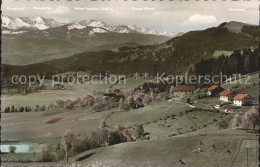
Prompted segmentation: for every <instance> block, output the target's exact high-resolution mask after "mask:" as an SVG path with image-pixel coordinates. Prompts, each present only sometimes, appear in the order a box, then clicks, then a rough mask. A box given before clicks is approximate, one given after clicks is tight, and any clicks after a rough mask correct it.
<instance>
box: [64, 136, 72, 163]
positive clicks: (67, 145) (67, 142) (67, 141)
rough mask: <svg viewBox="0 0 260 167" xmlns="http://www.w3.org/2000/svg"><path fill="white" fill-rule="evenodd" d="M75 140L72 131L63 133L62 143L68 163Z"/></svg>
mask: <svg viewBox="0 0 260 167" xmlns="http://www.w3.org/2000/svg"><path fill="white" fill-rule="evenodd" d="M73 141H74V135H73V134H72V133H71V132H69V131H67V132H66V133H63V134H62V137H61V143H62V145H63V147H64V150H65V155H66V161H67V163H68V157H69V153H70V151H71V150H72V144H73Z"/></svg>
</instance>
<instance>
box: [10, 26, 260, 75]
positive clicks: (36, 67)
mask: <svg viewBox="0 0 260 167" xmlns="http://www.w3.org/2000/svg"><path fill="white" fill-rule="evenodd" d="M241 25H243V26H242V29H241V30H240V31H237V29H236V28H234V27H233V26H235V27H241ZM234 29H235V30H236V32H234V31H233V30H234ZM259 32H260V31H259V27H258V26H254V25H248V24H243V23H239V22H236V23H234V22H228V23H227V22H225V23H222V24H220V25H219V26H217V27H212V28H208V29H205V30H201V31H191V32H187V33H185V34H183V35H182V36H179V37H175V38H172V39H170V40H167V41H166V42H163V43H160V44H153V45H142V46H140V45H137V46H135V44H134V43H131V47H128V46H127V45H126V46H122V47H120V48H119V51H117V52H115V51H112V50H99V51H98V52H96V51H95V52H84V53H79V54H75V55H73V56H70V57H66V58H61V59H56V60H50V61H46V62H43V63H38V64H30V65H26V66H9V65H7V66H6V68H7V70H6V71H9V73H10V74H28V75H30V74H38V73H39V74H46V75H52V74H56V73H61V72H66V71H75V72H76V71H89V72H91V73H93V74H97V73H99V72H100V71H106V72H108V73H113V74H126V75H132V74H133V73H135V72H139V73H144V72H148V73H149V74H152V75H157V73H161V74H162V73H166V74H184V73H185V72H193V71H194V69H195V66H196V64H197V63H199V62H200V61H202V60H207V59H214V58H216V57H214V53H215V52H216V51H222V52H223V53H224V52H225V51H232V52H233V51H234V50H240V51H243V50H244V49H247V50H248V49H250V50H252V51H253V52H256V51H257V52H258V50H257V49H258V45H259V36H258V35H259ZM128 35H129V34H128ZM130 35H131V34H130ZM121 38H122V36H120V37H119V39H121ZM92 41H93V40H92ZM128 45H130V44H128ZM247 61H248V60H246V62H245V63H247ZM250 61H251V60H250ZM230 62H232V63H233V64H237V63H238V60H234V61H230ZM251 62H252V61H251ZM229 65H230V68H231V67H232V66H231V65H232V64H229ZM216 66H219V67H221V66H223V64H218V65H216ZM228 67H229V66H228ZM32 69H33V70H32ZM227 69H228V68H227Z"/></svg>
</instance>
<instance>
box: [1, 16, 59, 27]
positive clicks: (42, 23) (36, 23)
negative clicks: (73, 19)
mask: <svg viewBox="0 0 260 167" xmlns="http://www.w3.org/2000/svg"><path fill="white" fill-rule="evenodd" d="M1 18H2V26H3V27H6V28H9V29H19V28H29V29H39V30H45V29H48V28H51V27H57V26H60V25H61V24H60V23H58V22H56V21H55V20H53V19H45V18H43V17H36V18H35V19H31V18H29V17H17V18H11V17H8V16H1Z"/></svg>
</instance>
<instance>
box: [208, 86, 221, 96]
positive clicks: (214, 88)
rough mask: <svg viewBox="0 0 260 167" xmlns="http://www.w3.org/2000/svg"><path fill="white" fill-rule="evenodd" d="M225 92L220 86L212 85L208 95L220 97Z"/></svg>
mask: <svg viewBox="0 0 260 167" xmlns="http://www.w3.org/2000/svg"><path fill="white" fill-rule="evenodd" d="M223 90H224V88H222V87H221V86H219V85H212V86H210V87H209V88H208V95H209V96H216V95H218V94H219V93H220V92H222V91H223Z"/></svg>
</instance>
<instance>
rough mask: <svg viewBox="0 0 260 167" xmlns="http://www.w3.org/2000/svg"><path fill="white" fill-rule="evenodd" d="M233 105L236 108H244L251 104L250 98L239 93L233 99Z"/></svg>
mask: <svg viewBox="0 0 260 167" xmlns="http://www.w3.org/2000/svg"><path fill="white" fill-rule="evenodd" d="M233 100H234V102H233V104H234V105H236V106H244V105H251V104H252V97H251V96H249V95H248V94H244V93H239V94H237V95H236V96H235V97H234V98H233Z"/></svg>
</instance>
